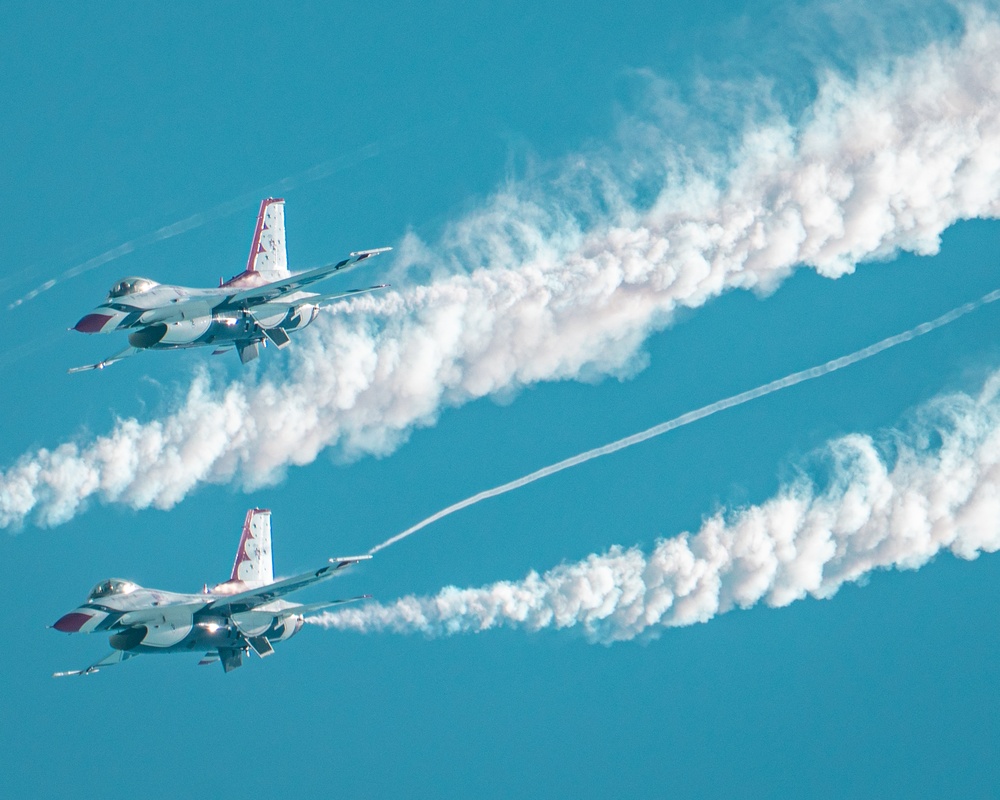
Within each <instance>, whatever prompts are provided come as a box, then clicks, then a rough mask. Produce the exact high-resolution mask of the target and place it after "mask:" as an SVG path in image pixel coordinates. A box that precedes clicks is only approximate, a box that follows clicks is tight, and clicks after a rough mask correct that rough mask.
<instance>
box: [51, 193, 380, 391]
mask: <svg viewBox="0 0 1000 800" xmlns="http://www.w3.org/2000/svg"><path fill="white" fill-rule="evenodd" d="M390 249H391V248H389V247H383V248H380V249H377V250H361V251H358V252H356V253H351V254H350V255H349V256H348V257H347V258H344V259H341V260H340V261H338V262H336V263H334V264H327V265H326V266H323V267H317V268H316V269H311V270H307V271H305V272H298V273H292V272H289V271H288V263H287V256H286V253H285V201H284V200H282V199H280V198H267V199H266V200H264V201H263V202H262V203H261V205H260V213H259V214H258V215H257V228H256V230H255V231H254V237H253V242H252V244H251V246H250V257H249V258H248V259H247V267H246V269H245V270H244V271H243V272H241V273H240V274H239V275H236V276H235V277H233V278H230V279H229V280H228V281H223V282H220V284H219V286H217V287H215V288H206V289H196V288H189V287H186V286H174V285H172V284H167V283H157V282H156V281H153V280H150V279H149V278H140V277H129V278H122V279H121V280H120V281H118V283H116V284H115V285H114V286H112V287H111V290H110V291H109V292H108V296H107V298H106V299H105V301H104V302H103V303H102V304H101V305H99V306H98V307H97V308H95V309H94V310H93V311H91V312H90V313H89V314H87V315H85V316H84V317H83V318H82V319H81V320H80V321H79V322H77V323H76V325H74V326H73V329H74V330H77V331H80V332H81V333H112V332H114V331H127V332H128V344H129V346H128V347H127V348H126V349H125V350H123V351H122V352H120V353H117V354H115V355H113V356H110V357H109V358H106V359H104V360H103V361H100V362H98V363H97V364H88V365H87V366H83V367H74V368H73V369H71V370H70V372H81V371H83V370H88V369H103V368H104V367H106V366H109V365H110V364H114V363H115V362H117V361H121V360H122V359H123V358H128V357H129V356H133V355H135V354H137V353H141V352H143V351H145V350H177V349H181V348H187V347H201V346H210V347H214V348H215V351H214V352H215V353H224V352H227V351H229V350H232V349H235V350H236V351H237V353H239V356H240V361H242V362H243V363H244V364H245V363H247V362H248V361H252V360H253V359H255V358H257V355H258V352H259V350H258V346H259V345H265V346H266V345H267V343H268V342H271V343H272V344H273V345H275V346H276V347H279V348H282V347H285V346H286V345H288V344H289V342H290V338H289V334H291V333H294V332H295V331H298V330H301V329H302V328H305V327H306V326H307V325H309V324H310V323H311V322H312V321H313V320H314V319H316V316H317V315H318V314H319V309H320V307H322V306H324V305H328V304H330V303H334V302H336V301H338V300H342V299H344V298H346V297H351V296H353V295H357V294H364V293H365V292H372V291H375V290H377V289H384V288H385V284H378V285H375V286H367V287H364V288H361V289H347V290H343V291H338V292H332V293H327V294H323V293H318V292H313V291H309V290H307V287H311V286H312V285H313V284H315V283H318V282H319V281H322V280H325V279H327V278H329V277H332V276H333V275H336V274H338V273H341V272H345V271H347V270H349V269H350V268H352V267H354V266H356V265H358V264H360V263H361V262H362V261H364V260H365V259H368V258H370V257H371V256H375V255H378V254H379V253H384V252H385V251H387V250H390Z"/></svg>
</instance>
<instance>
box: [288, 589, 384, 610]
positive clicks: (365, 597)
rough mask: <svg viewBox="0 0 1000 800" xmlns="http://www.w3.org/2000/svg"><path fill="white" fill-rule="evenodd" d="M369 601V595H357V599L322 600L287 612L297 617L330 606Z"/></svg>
mask: <svg viewBox="0 0 1000 800" xmlns="http://www.w3.org/2000/svg"><path fill="white" fill-rule="evenodd" d="M369 599H371V595H370V594H359V595H358V596H357V597H348V598H346V599H345V600H322V601H320V602H319V603H306V604H305V605H303V606H296V607H295V608H289V609H287V611H290V612H294V613H296V614H299V615H302V614H312V613H313V612H314V611H322V610H323V609H324V608H330V606H339V605H343V604H344V603H356V602H357V601H358V600H369Z"/></svg>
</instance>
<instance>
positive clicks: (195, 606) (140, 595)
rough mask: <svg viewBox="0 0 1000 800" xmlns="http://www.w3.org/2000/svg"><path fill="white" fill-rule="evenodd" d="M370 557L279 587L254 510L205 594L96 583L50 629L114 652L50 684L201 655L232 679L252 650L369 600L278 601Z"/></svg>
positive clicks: (115, 581)
mask: <svg viewBox="0 0 1000 800" xmlns="http://www.w3.org/2000/svg"><path fill="white" fill-rule="evenodd" d="M369 558H371V556H349V557H347V558H331V559H330V563H329V564H326V565H325V566H322V567H320V568H319V569H316V570H313V571H311V572H306V573H303V574H302V575H296V576H295V577H293V578H285V579H283V580H278V581H276V580H274V575H273V569H272V564H271V512H270V511H268V510H266V509H259V508H254V509H251V510H250V511H248V512H247V517H246V521H245V522H244V523H243V536H242V537H241V538H240V546H239V549H238V550H237V551H236V563H234V564H233V572H232V575H231V576H230V578H229V580H228V581H226V582H224V583H220V584H218V585H217V586H215V587H214V588H212V589H209V588H208V585H207V584H206V586H205V587H204V588H203V589H202V591H201V593H200V594H177V593H175V592H163V591H160V590H158V589H144V588H143V587H141V586H138V585H136V584H134V583H132V582H131V581H126V580H121V579H119V578H111V579H110V580H106V581H103V582H102V583H99V584H97V586H95V587H94V588H93V589H92V590H91V592H90V594H89V595H88V596H87V599H86V601H85V602H84V603H83V605H81V606H79V607H78V608H76V609H74V610H73V611H70V612H69V613H68V614H64V615H63V616H62V617H60V618H59V619H58V620H57V621H56V623H55V624H54V625H53V626H52V627H53V628H55V629H56V630H57V631H63V632H64V633H110V634H111V637H110V644H111V646H112V647H113V648H114V649H113V650H112V651H111V653H109V654H108V655H107V656H105V657H104V658H102V659H101V660H100V661H97V662H95V663H93V664H91V665H90V666H89V667H86V668H85V669H77V670H70V671H68V672H56V673H54V675H53V677H56V678H61V677H63V676H65V675H89V674H91V673H94V672H97V671H98V670H99V669H101V668H102V667H107V666H111V665H112V664H120V663H121V662H122V661H126V660H128V659H130V658H132V657H133V656H137V655H141V654H145V653H203V654H204V655H203V656H202V659H201V661H200V662H199V663H200V664H214V663H215V662H216V661H221V662H222V668H223V669H224V670H225V671H226V672H230V671H232V670H234V669H236V668H237V667H238V666H240V665H241V664H242V663H243V656H244V655H246V654H249V653H250V651H251V650H252V651H253V652H254V653H256V654H257V655H258V656H260V657H261V658H263V657H264V656H269V655H271V654H272V653H273V652H274V645H275V644H276V643H277V642H283V641H284V640H285V639H290V638H291V637H292V636H294V635H295V634H296V633H298V631H299V629H300V628H301V627H302V624H303V618H304V615H305V614H309V613H312V612H313V611H318V610H319V609H322V608H327V607H329V606H333V605H337V604H339V603H350V602H352V601H354V600H361V599H364V598H366V597H368V595H362V596H361V597H352V598H350V599H347V600H328V601H325V602H319V603H309V604H307V605H299V604H297V603H290V602H288V601H286V600H283V599H281V598H282V597H284V596H285V595H286V594H289V593H290V592H294V591H297V590H298V589H302V588H305V587H306V586H310V585H312V584H314V583H317V582H319V581H323V580H326V579H327V578H330V577H332V576H333V575H335V574H336V572H337V571H338V570H340V569H342V568H344V567H347V566H350V565H351V564H356V563H357V562H359V561H365V560H366V559H369Z"/></svg>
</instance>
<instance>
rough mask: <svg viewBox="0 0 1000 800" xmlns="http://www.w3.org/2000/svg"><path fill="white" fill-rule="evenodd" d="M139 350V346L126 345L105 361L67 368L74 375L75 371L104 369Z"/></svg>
mask: <svg viewBox="0 0 1000 800" xmlns="http://www.w3.org/2000/svg"><path fill="white" fill-rule="evenodd" d="M138 352H139V348H138V347H126V348H125V349H124V350H122V351H121V352H120V353H116V354H115V355H113V356H110V357H108V358H106V359H104V360H103V361H98V362H97V363H96V364H86V365H84V366H82V367H71V368H70V369H68V370H67V372H69V374H70V375H72V374H73V373H74V372H86V371H87V370H91V369H104V368H105V367H110V366H111V365H112V364H115V363H117V362H119V361H121V360H123V359H126V358H128V357H129V356H134V355H135V354H136V353H138Z"/></svg>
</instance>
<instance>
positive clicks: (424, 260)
mask: <svg viewBox="0 0 1000 800" xmlns="http://www.w3.org/2000/svg"><path fill="white" fill-rule="evenodd" d="M998 62H1000V22H998V19H997V17H996V15H990V14H987V13H986V12H984V11H982V10H981V9H980V10H977V9H971V10H967V11H966V12H965V30H964V33H963V34H962V36H961V39H960V40H957V39H956V37H955V36H953V35H952V33H951V32H949V33H947V34H946V41H943V42H936V43H934V44H933V45H931V46H928V47H926V48H924V49H922V50H920V51H919V52H916V53H913V54H911V55H907V56H904V57H899V58H895V59H893V60H891V61H890V60H885V61H880V62H878V63H876V64H875V65H874V66H870V67H867V68H862V67H859V68H858V70H857V73H856V75H854V77H852V78H851V79H850V80H848V79H847V78H844V77H841V76H837V75H826V76H823V77H821V78H820V79H818V81H817V83H818V87H819V88H818V91H817V96H816V98H815V100H814V102H813V103H812V105H811V107H810V108H808V109H806V110H805V112H804V113H803V114H802V115H801V116H800V117H797V118H796V119H794V120H792V119H784V118H777V117H775V118H771V119H768V120H764V121H756V122H753V123H751V124H748V125H747V127H746V129H745V131H744V132H743V134H742V136H741V137H740V138H738V139H737V140H735V141H734V143H733V145H732V149H731V150H730V151H729V152H727V153H717V154H711V155H705V156H704V157H700V156H699V158H694V157H692V154H691V153H692V151H691V150H690V149H686V148H685V147H684V144H683V143H677V142H673V141H670V140H669V138H668V130H667V129H666V127H665V128H664V130H663V131H660V132H659V133H658V134H657V133H656V132H655V131H653V130H652V128H651V126H650V125H649V124H646V125H645V127H644V131H645V133H644V136H643V137H640V138H639V139H636V138H635V137H633V138H632V139H628V140H626V141H627V142H628V143H627V145H623V147H622V150H621V152H618V153H610V154H609V153H608V151H607V148H605V149H603V150H594V151H590V152H587V153H583V154H578V155H575V156H570V157H567V158H566V159H565V160H564V161H563V162H560V163H559V164H557V165H554V166H553V168H552V169H551V170H549V171H548V172H547V173H546V180H544V181H542V180H534V179H528V180H523V181H519V182H518V181H512V182H511V183H509V184H508V185H505V186H504V187H502V188H501V189H499V190H498V191H497V192H496V194H495V195H493V196H492V197H491V198H489V199H488V200H487V201H484V202H483V203H482V204H481V206H479V207H478V209H476V210H474V211H473V212H471V213H469V214H467V215H465V216H464V217H461V218H459V219H457V220H456V221H454V222H452V223H451V224H449V225H447V226H446V227H445V230H444V232H443V233H442V235H441V237H440V239H439V240H438V241H436V242H432V243H430V244H427V243H424V242H422V241H421V240H420V239H419V238H418V237H416V236H415V235H412V234H408V235H406V236H405V237H404V238H403V240H402V242H401V243H399V247H397V249H396V251H395V255H396V256H397V258H396V260H395V261H394V262H393V265H392V266H393V270H394V271H395V272H396V273H397V274H396V277H395V278H394V280H393V284H394V285H395V286H397V287H400V288H398V289H396V290H390V291H387V292H385V293H384V294H382V295H380V296H366V297H362V298H360V299H358V300H356V301H354V302H351V303H344V304H342V305H339V306H336V307H334V308H332V309H331V310H330V311H329V312H327V313H325V314H324V315H322V316H321V317H320V318H319V319H318V320H317V321H316V323H315V325H314V326H313V327H312V328H311V329H309V330H308V331H306V332H305V333H304V334H303V335H302V336H301V337H300V338H299V339H298V340H297V342H296V344H295V346H294V347H291V348H288V349H287V350H286V351H284V352H283V353H282V354H281V355H280V356H278V357H276V358H272V359H268V360H267V361H266V363H263V364H261V365H260V366H259V367H258V368H257V369H251V370H248V371H246V372H244V373H242V377H240V378H239V379H237V380H227V381H223V382H220V381H219V380H218V379H213V378H212V377H211V373H210V372H209V371H208V370H207V369H206V370H199V371H198V372H196V374H195V376H194V379H193V380H192V382H191V383H190V385H189V386H188V387H187V392H186V394H185V395H184V396H183V397H182V398H180V399H178V400H177V401H176V403H175V404H174V405H173V406H172V407H171V408H170V410H169V411H168V412H167V413H165V414H163V415H162V416H159V417H157V418H155V419H151V420H147V421H139V420H137V419H134V418H126V419H120V420H117V421H116V422H115V424H114V425H113V427H112V429H111V430H110V431H109V432H107V433H105V434H103V435H99V436H93V437H91V436H79V437H72V438H71V439H70V440H68V441H65V442H62V443H59V444H57V445H55V446H53V447H51V448H38V449H35V450H32V451H31V452H27V453H25V454H24V455H23V456H22V457H21V458H19V459H18V460H17V461H16V463H15V464H13V465H11V466H9V467H8V468H7V469H6V470H4V471H3V472H0V527H13V528H17V527H18V526H20V525H22V524H23V523H24V521H25V520H26V519H28V518H29V517H30V518H31V519H32V520H33V521H35V522H36V523H37V524H40V525H56V524H60V523H62V522H65V521H67V520H69V519H71V518H73V517H74V516H75V515H76V514H78V513H80V512H81V511H82V510H83V509H84V508H86V506H87V503H88V501H90V500H91V499H97V500H99V501H101V502H113V503H124V504H127V505H129V506H131V507H133V508H148V507H150V506H153V507H156V508H170V507H172V506H173V505H175V504H176V503H178V502H180V501H181V500H183V498H184V497H185V496H186V495H187V494H188V493H189V492H190V491H192V490H194V489H196V488H197V487H199V486H201V485H204V484H206V483H230V482H231V483H234V484H236V485H237V486H238V487H240V488H244V489H256V488H259V487H261V486H264V485H268V484H273V483H276V482H277V481H280V480H281V479H282V478H283V477H284V475H285V473H286V471H287V470H288V469H289V468H290V467H292V466H297V465H304V464H309V463H311V462H312V461H314V460H315V459H316V458H317V456H318V455H319V454H320V453H321V452H323V451H324V450H326V449H330V448H334V449H335V450H336V452H337V455H338V456H340V457H342V458H345V459H355V458H359V457H362V456H364V455H368V454H376V455H386V454H388V453H391V452H392V451H393V450H395V449H396V448H397V447H399V446H400V444H401V443H403V442H405V441H406V439H407V437H408V436H409V435H410V433H411V432H412V431H413V430H414V429H415V428H418V427H421V426H429V425H433V424H434V423H435V422H436V420H437V417H438V415H439V414H441V413H442V411H443V410H444V409H446V408H452V407H456V406H460V405H462V404H464V403H466V402H469V401H471V400H475V399H478V398H481V397H487V396H491V395H492V396H496V395H498V394H504V395H506V396H511V395H513V394H515V393H516V392H517V391H518V390H520V389H521V388H522V387H525V386H529V385H532V384H534V383H538V382H540V381H552V380H567V379H575V378H579V377H581V376H586V377H587V378H588V379H594V378H596V377H600V376H605V375H616V376H619V377H626V376H628V375H630V374H633V373H634V372H635V371H636V370H637V369H639V368H640V366H641V360H642V347H643V344H644V343H645V342H646V340H647V339H648V337H649V336H650V335H652V334H653V333H654V332H656V331H660V330H663V329H664V328H666V327H667V326H668V325H669V324H670V322H671V321H672V320H673V319H675V316H676V314H677V312H678V311H679V310H683V309H696V308H700V307H701V306H703V305H704V304H706V303H708V302H711V301H712V300H713V299H714V298H716V297H719V296H720V295H722V294H724V293H726V292H728V291H732V290H736V289H742V290H746V289H751V290H754V291H757V292H764V293H766V292H767V291H772V290H775V289H777V287H779V286H780V285H781V283H782V281H784V280H785V279H786V278H787V277H788V276H789V275H791V274H792V273H793V272H794V271H795V270H797V269H804V268H806V269H810V268H811V269H813V270H815V271H816V272H817V273H818V274H820V275H822V276H824V277H827V278H839V277H841V276H844V275H847V274H849V273H851V272H852V271H853V270H854V269H855V268H856V266H857V264H858V263H859V262H861V261H864V260H874V259H885V258H889V257H891V256H893V255H894V254H896V253H897V252H899V251H900V250H906V251H909V252H915V253H919V254H925V255H926V254H932V253H936V252H937V251H938V249H939V247H940V237H941V234H942V232H943V231H944V230H945V229H946V228H947V227H948V226H950V225H952V224H953V223H955V222H956V221H958V220H961V219H971V218H995V217H998V216H1000V159H998V158H997V153H1000V70H997V69H996V64H997V63H998ZM650 105H651V106H653V105H655V103H653V102H651V104H650ZM873 121H877V123H878V125H877V127H876V126H874V122H873ZM626 125H627V123H626ZM647 134H648V135H647ZM657 137H658V138H657ZM636 174H638V175H639V177H638V178H636ZM639 198H642V202H640V201H639ZM983 257H989V258H993V257H994V255H993V254H992V253H990V254H988V255H984V256H983ZM871 268H873V269H874V268H877V267H871ZM414 275H416V276H418V277H416V278H414V277H413V276H414ZM161 357H164V358H165V357H168V356H166V355H164V356H161ZM155 358H156V357H155V356H150V357H149V359H148V362H147V363H150V364H151V362H152V361H154V360H155ZM67 366H69V365H68V364H67ZM143 368H144V367H143V365H142V364H123V365H121V366H120V367H115V369H131V370H135V369H143ZM149 368H155V366H150V367H149ZM216 374H217V373H216ZM78 377H81V376H78ZM81 380H83V381H90V380H95V381H96V380H101V375H100V374H99V373H95V374H90V375H87V376H82V378H81Z"/></svg>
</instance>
